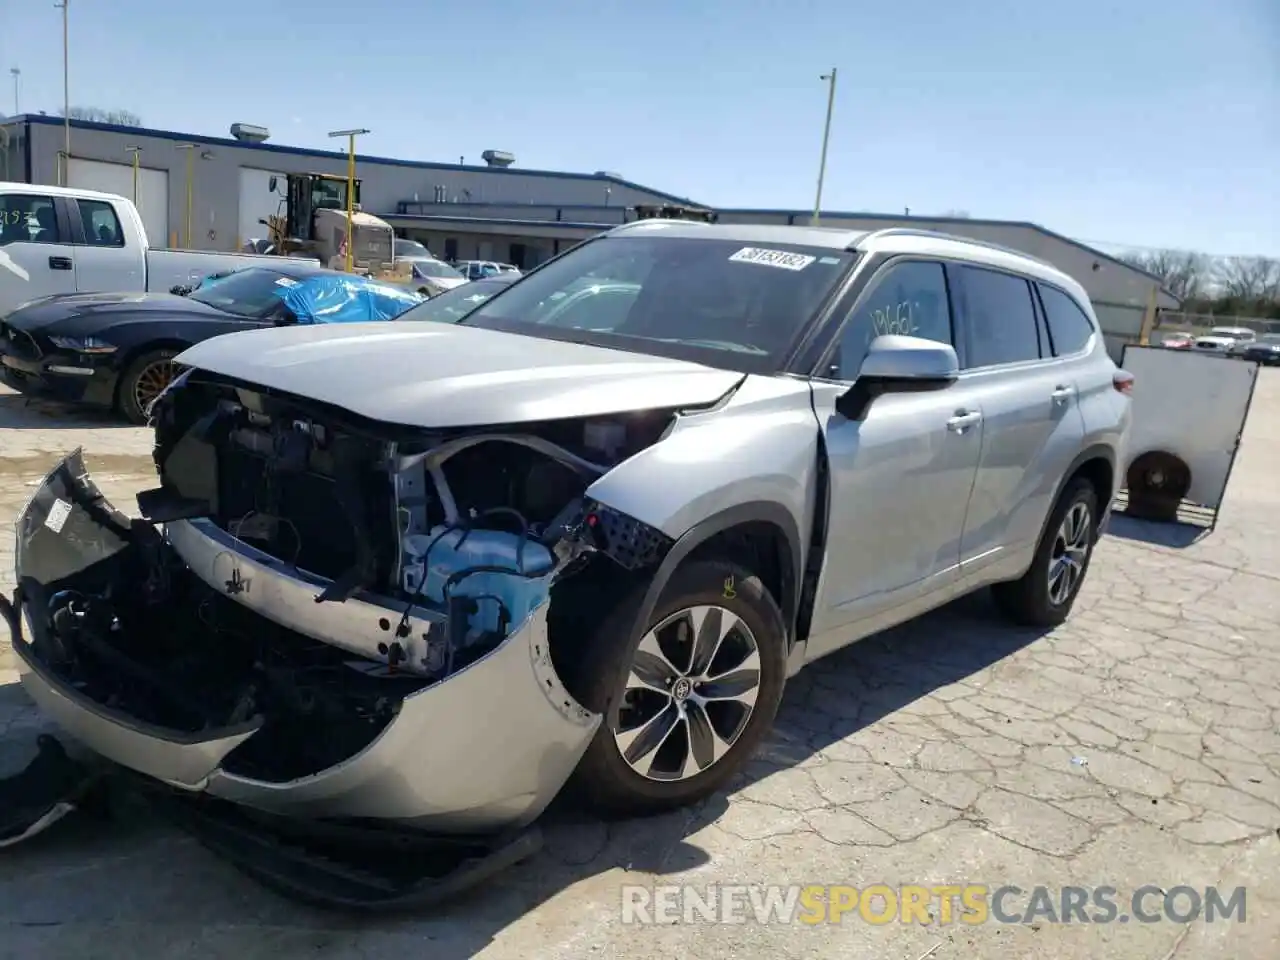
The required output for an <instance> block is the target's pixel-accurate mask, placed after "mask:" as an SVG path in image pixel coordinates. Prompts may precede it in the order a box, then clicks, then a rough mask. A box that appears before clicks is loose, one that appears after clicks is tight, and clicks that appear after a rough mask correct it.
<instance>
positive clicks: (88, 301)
mask: <svg viewBox="0 0 1280 960" xmlns="http://www.w3.org/2000/svg"><path fill="white" fill-rule="evenodd" d="M162 315H163V316H170V317H172V316H183V317H190V316H196V317H213V318H219V319H223V320H225V319H227V317H228V314H226V313H223V312H222V311H221V310H218V309H217V308H215V307H211V306H209V305H208V304H205V303H200V302H199V301H197V300H188V299H187V298H186V297H178V296H174V295H173V294H169V293H70V294H65V295H61V296H52V297H43V298H41V299H39V300H33V301H32V302H31V303H28V304H26V305H25V306H22V307H20V308H18V309H17V310H15V311H13V313H11V314H9V316H7V317H5V323H7V324H8V325H9V326H11V327H13V328H14V329H16V330H26V331H36V330H47V332H49V333H62V334H68V335H71V336H78V335H81V334H92V333H96V332H99V331H102V330H104V329H105V328H107V327H109V326H111V325H112V324H113V323H116V322H117V321H119V320H122V319H126V318H127V319H137V318H140V317H148V318H149V317H159V316H162ZM51 327H55V329H47V328H51Z"/></svg>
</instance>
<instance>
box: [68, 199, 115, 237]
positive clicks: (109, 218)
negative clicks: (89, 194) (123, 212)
mask: <svg viewBox="0 0 1280 960" xmlns="http://www.w3.org/2000/svg"><path fill="white" fill-rule="evenodd" d="M76 204H77V205H78V206H79V207H80V220H81V222H82V223H83V224H84V242H85V243H86V244H88V245H89V246H93V247H123V246H124V231H123V230H122V229H121V228H120V218H119V217H118V216H116V209H115V207H113V206H112V205H111V204H109V203H107V202H106V201H105V200H77V201H76Z"/></svg>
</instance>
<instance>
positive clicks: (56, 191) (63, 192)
mask: <svg viewBox="0 0 1280 960" xmlns="http://www.w3.org/2000/svg"><path fill="white" fill-rule="evenodd" d="M0 190H2V191H5V192H9V191H11V190H12V191H20V192H22V193H30V192H31V184H29V183H18V182H17V181H12V180H10V181H4V180H0ZM40 194H41V195H42V196H46V197H83V198H84V199H86V200H123V199H124V197H122V196H120V194H118V193H103V192H101V191H100V190H82V189H80V188H79V187H52V186H46V185H45V184H43V183H42V184H40Z"/></svg>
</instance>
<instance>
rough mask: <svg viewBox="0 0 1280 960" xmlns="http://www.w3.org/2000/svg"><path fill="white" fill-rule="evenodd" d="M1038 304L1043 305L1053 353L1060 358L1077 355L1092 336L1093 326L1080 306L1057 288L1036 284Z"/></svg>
mask: <svg viewBox="0 0 1280 960" xmlns="http://www.w3.org/2000/svg"><path fill="white" fill-rule="evenodd" d="M1037 287H1038V288H1039V290H1040V302H1041V303H1042V304H1044V314H1045V318H1046V319H1047V320H1048V321H1049V337H1050V339H1051V340H1052V341H1053V352H1054V354H1055V355H1057V356H1059V357H1062V356H1067V355H1069V354H1073V353H1079V352H1080V351H1081V350H1083V349H1084V348H1085V346H1086V345H1087V344H1088V343H1089V338H1090V337H1091V336H1093V324H1092V323H1091V322H1090V320H1089V316H1088V314H1086V313H1085V312H1084V311H1083V310H1081V309H1080V305H1079V304H1078V303H1076V302H1075V300H1073V299H1072V298H1071V297H1070V296H1068V295H1067V294H1065V293H1063V292H1062V291H1061V290H1059V289H1058V288H1057V287H1051V286H1048V285H1047V284H1043V283H1041V284H1037Z"/></svg>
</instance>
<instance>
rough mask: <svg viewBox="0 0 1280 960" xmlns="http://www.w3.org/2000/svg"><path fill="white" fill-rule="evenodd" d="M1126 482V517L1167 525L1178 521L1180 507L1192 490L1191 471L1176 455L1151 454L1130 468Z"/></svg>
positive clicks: (1148, 452)
mask: <svg viewBox="0 0 1280 960" xmlns="http://www.w3.org/2000/svg"><path fill="white" fill-rule="evenodd" d="M1125 480H1126V483H1125V485H1126V487H1128V490H1129V504H1128V506H1127V508H1126V509H1125V513H1127V514H1129V515H1130V516H1132V517H1137V518H1138V519H1140V520H1156V521H1159V522H1162V523H1167V522H1171V521H1174V520H1176V519H1177V518H1178V507H1179V506H1181V505H1182V501H1183V499H1184V498H1185V497H1186V495H1187V491H1189V490H1190V489H1191V468H1190V467H1189V466H1187V462H1186V461H1185V460H1183V459H1182V458H1181V457H1179V456H1178V455H1177V454H1173V453H1170V452H1169V451H1167V450H1149V451H1147V452H1146V453H1144V454H1142V455H1141V456H1138V457H1135V458H1134V461H1133V463H1131V464H1129V472H1128V473H1127V474H1126V476H1125Z"/></svg>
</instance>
